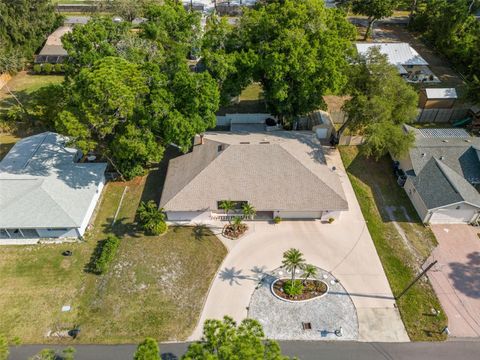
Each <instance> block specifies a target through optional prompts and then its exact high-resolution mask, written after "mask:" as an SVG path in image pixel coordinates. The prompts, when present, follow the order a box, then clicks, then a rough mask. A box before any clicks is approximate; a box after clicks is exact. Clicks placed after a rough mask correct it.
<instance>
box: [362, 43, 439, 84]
mask: <svg viewBox="0 0 480 360" xmlns="http://www.w3.org/2000/svg"><path fill="white" fill-rule="evenodd" d="M356 47H357V52H358V53H359V54H360V55H363V56H365V55H366V54H367V53H368V51H369V50H370V49H371V48H373V47H376V48H378V49H379V51H380V53H381V54H383V55H386V56H387V60H388V62H389V63H390V64H392V65H394V66H396V67H397V69H398V72H399V74H400V75H401V76H402V77H403V78H404V79H405V80H407V81H409V82H440V80H439V79H438V78H437V77H436V76H435V75H434V74H433V72H432V71H431V70H430V68H429V67H428V62H427V61H426V60H425V59H424V58H423V57H421V56H420V54H419V53H418V52H417V51H416V50H415V49H414V48H412V47H411V46H410V44H408V43H357V44H356Z"/></svg>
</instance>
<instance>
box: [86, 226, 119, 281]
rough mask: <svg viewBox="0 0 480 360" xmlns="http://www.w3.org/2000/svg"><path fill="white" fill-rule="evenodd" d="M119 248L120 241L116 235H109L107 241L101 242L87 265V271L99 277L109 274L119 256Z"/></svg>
mask: <svg viewBox="0 0 480 360" xmlns="http://www.w3.org/2000/svg"><path fill="white" fill-rule="evenodd" d="M119 246H120V239H119V238H118V237H117V236H115V235H108V237H107V238H106V239H105V240H101V241H99V242H98V244H97V246H96V247H95V251H94V252H93V254H92V257H91V259H90V262H89V264H88V265H87V268H86V271H87V272H91V273H94V274H97V275H101V274H104V273H105V272H107V270H108V268H109V267H110V264H111V262H112V261H113V259H114V258H115V255H116V254H117V250H118V247H119Z"/></svg>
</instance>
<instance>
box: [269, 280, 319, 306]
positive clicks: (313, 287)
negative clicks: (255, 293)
mask: <svg viewBox="0 0 480 360" xmlns="http://www.w3.org/2000/svg"><path fill="white" fill-rule="evenodd" d="M296 281H299V280H296ZM289 282H290V279H277V280H275V281H274V282H273V283H272V292H273V294H274V295H275V296H277V297H278V298H280V299H283V300H287V301H306V300H311V299H314V298H317V297H321V296H323V295H325V294H326V293H327V292H328V285H327V284H326V283H324V282H323V281H321V280H307V281H302V284H303V291H302V293H301V294H298V295H288V294H286V293H285V290H284V287H285V285H287V284H288V283H289Z"/></svg>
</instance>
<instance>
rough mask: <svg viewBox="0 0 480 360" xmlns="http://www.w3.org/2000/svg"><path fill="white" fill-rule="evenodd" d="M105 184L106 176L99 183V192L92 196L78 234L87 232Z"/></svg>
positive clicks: (81, 234)
mask: <svg viewBox="0 0 480 360" xmlns="http://www.w3.org/2000/svg"><path fill="white" fill-rule="evenodd" d="M104 186H105V176H103V177H102V180H101V181H100V183H99V184H98V187H97V192H96V193H95V196H94V197H93V198H92V201H91V203H90V205H89V207H88V210H87V213H86V214H85V217H84V218H83V221H82V226H80V228H79V229H78V234H79V235H77V236H83V234H84V233H85V230H86V229H87V226H88V223H89V221H90V218H91V217H92V214H93V211H94V210H95V206H97V202H98V199H99V198H100V195H101V194H102V190H103V187H104Z"/></svg>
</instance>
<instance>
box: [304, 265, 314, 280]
mask: <svg viewBox="0 0 480 360" xmlns="http://www.w3.org/2000/svg"><path fill="white" fill-rule="evenodd" d="M314 276H317V267H316V266H313V265H312V264H306V265H305V266H304V267H303V285H305V282H306V281H307V279H308V278H309V277H314Z"/></svg>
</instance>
